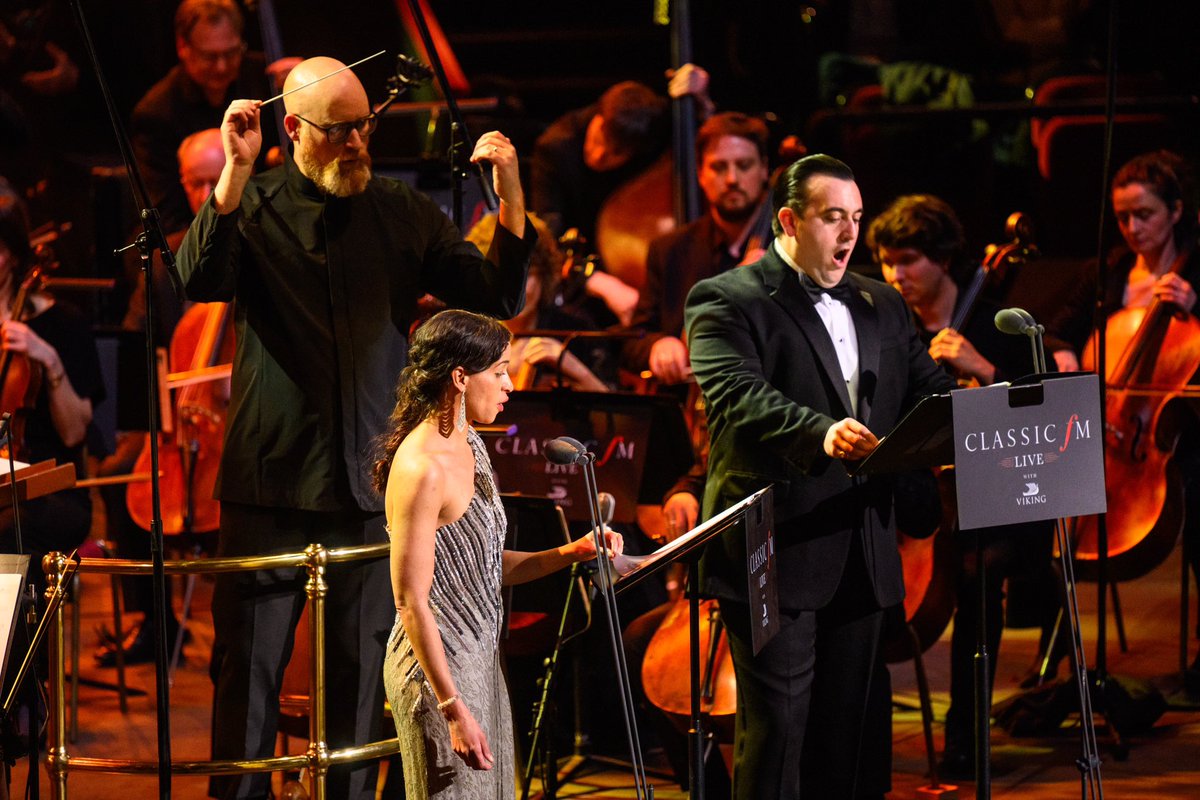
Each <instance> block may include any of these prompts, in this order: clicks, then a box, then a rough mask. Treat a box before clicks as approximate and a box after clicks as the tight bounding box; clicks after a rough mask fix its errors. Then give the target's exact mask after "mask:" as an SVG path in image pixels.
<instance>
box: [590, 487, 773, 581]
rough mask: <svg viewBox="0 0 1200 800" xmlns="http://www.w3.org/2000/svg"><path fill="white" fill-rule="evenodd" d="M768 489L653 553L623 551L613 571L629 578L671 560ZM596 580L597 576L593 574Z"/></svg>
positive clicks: (740, 501)
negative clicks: (660, 562)
mask: <svg viewBox="0 0 1200 800" xmlns="http://www.w3.org/2000/svg"><path fill="white" fill-rule="evenodd" d="M766 492H767V490H766V489H759V490H758V491H757V492H755V493H754V494H752V495H750V496H749V497H746V498H744V499H742V500H739V501H738V502H737V503H734V504H733V505H731V506H730V507H729V508H727V509H725V510H724V511H722V512H721V513H720V514H717V515H716V516H715V517H712V518H711V519H709V520H707V521H705V522H702V523H700V524H699V525H697V526H696V527H694V528H692V529H691V530H690V531H688V532H687V533H685V534H683V535H682V536H680V537H679V538H678V539H676V540H675V541H673V542H669V543H667V544H665V545H663V546H662V547H660V548H658V549H657V550H655V551H654V552H653V553H650V554H649V555H644V556H627V555H625V554H624V553H622V554H621V555H619V556H615V557H613V559H612V567H613V572H615V573H616V575H617V578H618V579H623V578H627V577H628V576H630V575H632V574H634V573H635V572H640V571H641V570H643V569H646V568H648V567H651V566H653V565H655V564H657V563H658V562H659V561H670V560H672V558H674V556H675V555H676V554H677V553H679V552H680V551H681V550H684V549H686V548H687V547H688V546H689V545H690V544H691V543H692V542H693V541H695V540H696V539H698V538H700V537H702V536H703V535H704V534H705V533H707V532H708V531H710V530H712V529H713V528H715V527H717V526H719V525H722V524H724V522H725V521H726V520H728V519H729V518H730V517H733V516H736V515H737V514H740V513H741V512H742V511H743V510H744V509H745V508H746V507H748V506H751V505H753V504H754V503H755V502H756V501H757V500H758V499H759V498H760V497H762V496H763V495H764V494H766ZM593 580H595V576H593Z"/></svg>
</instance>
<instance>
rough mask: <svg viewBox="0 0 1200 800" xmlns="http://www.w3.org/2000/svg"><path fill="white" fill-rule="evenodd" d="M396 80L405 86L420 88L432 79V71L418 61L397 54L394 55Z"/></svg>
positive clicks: (402, 54)
mask: <svg viewBox="0 0 1200 800" xmlns="http://www.w3.org/2000/svg"><path fill="white" fill-rule="evenodd" d="M396 78H397V79H398V80H399V81H400V82H401V83H403V84H405V85H406V86H420V85H421V84H422V83H426V82H428V81H430V80H432V79H433V70H432V69H430V68H429V67H427V66H426V65H425V64H423V63H421V61H419V60H418V59H415V58H412V57H411V56H406V55H405V54H404V53H399V54H397V55H396Z"/></svg>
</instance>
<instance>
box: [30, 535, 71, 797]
mask: <svg viewBox="0 0 1200 800" xmlns="http://www.w3.org/2000/svg"><path fill="white" fill-rule="evenodd" d="M66 569H67V557H66V556H65V555H63V554H62V553H57V552H55V553H49V554H47V555H46V556H45V557H43V558H42V572H43V573H45V576H46V601H47V602H49V600H50V598H51V597H52V596H53V593H54V587H56V586H58V585H60V584H62V582H63V573H64V572H66ZM63 591H64V592H65V591H67V587H66V586H64V587H63ZM63 614H64V611H63V605H62V604H61V603H60V604H59V605H58V608H57V609H55V611H54V619H53V620H52V621H51V623H50V635H49V640H50V641H49V642H48V645H49V647H50V658H49V661H50V675H49V681H50V697H49V699H48V702H49V704H50V709H49V714H48V719H47V720H46V722H47V725H48V726H49V728H48V730H47V731H46V742H47V744H48V747H47V748H46V767H47V769H48V770H49V773H50V793H51V795H52V796H53V797H54V798H55V800H66V797H67V709H66V695H65V694H64V692H63V683H64V677H63V676H64V674H65V671H66V670H65V663H64V660H63V643H64V641H65V637H64V634H63ZM31 655H32V654H31ZM26 680H30V678H26ZM31 735H36V734H31Z"/></svg>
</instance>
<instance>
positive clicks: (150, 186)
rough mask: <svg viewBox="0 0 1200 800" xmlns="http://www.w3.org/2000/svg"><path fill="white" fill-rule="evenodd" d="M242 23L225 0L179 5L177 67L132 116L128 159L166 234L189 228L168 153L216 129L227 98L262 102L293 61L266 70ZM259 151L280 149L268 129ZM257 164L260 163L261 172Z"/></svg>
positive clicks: (190, 0) (175, 168)
mask: <svg viewBox="0 0 1200 800" xmlns="http://www.w3.org/2000/svg"><path fill="white" fill-rule="evenodd" d="M244 26H245V20H244V18H243V16H242V11H241V8H240V7H239V6H238V4H237V3H235V2H234V1H233V0H183V2H181V3H180V4H179V7H178V8H177V9H176V10H175V52H176V54H177V55H178V56H179V63H178V64H177V65H175V66H174V67H172V68H171V70H170V71H169V72H168V73H167V74H166V75H165V76H163V78H162V79H161V80H159V81H158V82H157V83H155V84H154V85H153V86H151V87H150V90H149V91H147V92H146V94H145V95H144V96H143V97H142V99H141V100H139V101H138V103H137V105H136V106H135V107H134V109H133V116H132V118H131V120H130V126H129V133H130V138H131V142H132V144H133V152H134V157H135V158H137V162H138V167H139V168H140V169H141V171H142V176H143V177H144V179H145V181H146V188H147V190H148V191H149V192H150V201H151V202H152V203H153V204H154V205H155V206H156V207H157V208H158V210H159V214H160V215H161V217H162V222H163V225H164V227H165V228H166V229H167V230H174V229H176V228H183V227H186V226H187V225H188V223H190V222H191V221H192V214H191V213H190V212H189V211H188V204H187V198H186V195H185V194H184V192H183V190H182V189H181V187H180V185H179V181H178V180H177V176H178V175H179V163H178V161H177V159H176V150H177V149H178V147H179V145H180V143H181V142H182V141H183V140H184V138H186V137H187V136H188V135H189V134H191V133H193V132H195V131H198V130H203V129H204V128H217V127H220V125H221V117H222V114H223V111H224V109H225V107H226V106H227V105H229V102H230V101H231V100H233V99H234V98H235V97H267V96H268V95H269V94H273V93H274V92H272V91H271V89H272V87H273V86H274V85H275V83H279V82H281V81H282V79H283V77H284V76H285V75H286V74H287V71H288V70H289V69H291V67H292V66H294V65H295V64H296V63H297V62H298V61H299V59H295V58H288V59H280V60H279V61H277V62H275V63H272V64H270V65H268V64H267V63H266V61H265V59H264V58H263V55H262V53H257V52H251V51H248V50H247V48H246V42H245V40H244V39H243V38H242V30H243V27H244ZM263 135H264V136H265V137H266V140H267V141H266V145H267V146H266V147H264V148H263V149H262V153H263V155H264V159H265V156H266V153H267V152H268V148H270V147H273V146H275V145H278V144H280V142H278V141H276V139H277V138H278V137H277V136H276V134H275V132H274V128H272V127H271V126H266V127H265V128H264V131H263ZM264 163H265V161H260V163H259V166H263V165H264Z"/></svg>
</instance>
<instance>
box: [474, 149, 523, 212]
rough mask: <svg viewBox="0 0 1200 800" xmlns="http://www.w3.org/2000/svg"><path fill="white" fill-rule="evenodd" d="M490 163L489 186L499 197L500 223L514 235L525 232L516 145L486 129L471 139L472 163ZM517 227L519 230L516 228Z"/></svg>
mask: <svg viewBox="0 0 1200 800" xmlns="http://www.w3.org/2000/svg"><path fill="white" fill-rule="evenodd" d="M484 162H486V163H489V164H491V165H492V188H493V189H495V190H496V197H498V198H500V203H501V206H500V224H502V225H504V227H506V228H508V229H509V231H511V232H512V233H514V234H516V235H517V236H523V235H524V234H525V193H524V192H523V191H522V190H521V174H520V165H519V164H518V163H517V148H515V147H513V143H512V142H511V141H509V138H508V137H507V136H505V135H504V134H503V133H501V132H500V131H488V132H487V133H485V134H484V135H483V136H480V137H479V141H477V142H475V150H474V151H473V152H472V153H471V163H472V164H482V163H484ZM518 226H519V227H520V230H518V229H517V227H518Z"/></svg>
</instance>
